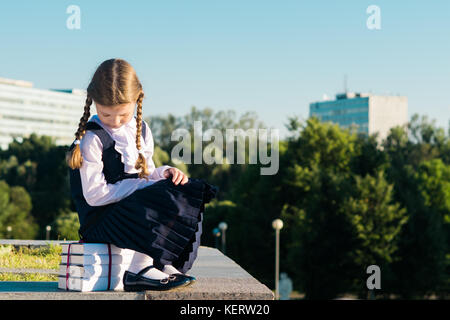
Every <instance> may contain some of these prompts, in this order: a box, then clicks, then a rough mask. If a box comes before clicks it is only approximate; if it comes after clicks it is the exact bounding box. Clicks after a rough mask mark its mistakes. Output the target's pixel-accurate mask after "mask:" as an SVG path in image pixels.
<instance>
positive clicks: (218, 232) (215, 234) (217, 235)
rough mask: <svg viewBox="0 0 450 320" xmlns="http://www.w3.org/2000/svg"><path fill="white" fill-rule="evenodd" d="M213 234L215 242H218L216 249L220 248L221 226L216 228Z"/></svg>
mask: <svg viewBox="0 0 450 320" xmlns="http://www.w3.org/2000/svg"><path fill="white" fill-rule="evenodd" d="M212 233H213V236H214V240H215V242H214V243H215V244H216V249H219V237H220V230H219V228H214V229H213V231H212Z"/></svg>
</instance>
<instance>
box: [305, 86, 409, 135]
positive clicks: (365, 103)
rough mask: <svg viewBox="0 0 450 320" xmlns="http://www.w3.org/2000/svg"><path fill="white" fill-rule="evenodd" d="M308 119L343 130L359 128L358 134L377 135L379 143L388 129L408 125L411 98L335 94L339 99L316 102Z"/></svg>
mask: <svg viewBox="0 0 450 320" xmlns="http://www.w3.org/2000/svg"><path fill="white" fill-rule="evenodd" d="M309 116H310V117H312V116H316V117H317V118H319V119H320V120H321V121H324V122H327V121H331V122H333V123H337V124H339V126H341V127H342V128H348V127H350V126H351V125H352V124H354V125H357V128H358V132H364V133H366V134H369V135H371V134H374V133H375V132H378V142H381V141H382V140H383V139H385V138H386V137H387V135H388V134H389V129H390V128H392V127H394V126H398V125H400V126H401V125H404V124H405V123H407V122H408V98H407V97H401V96H377V95H372V94H365V93H353V92H347V93H342V94H337V95H336V100H325V101H320V102H313V103H311V104H310V105H309Z"/></svg>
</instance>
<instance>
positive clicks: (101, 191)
mask: <svg viewBox="0 0 450 320" xmlns="http://www.w3.org/2000/svg"><path fill="white" fill-rule="evenodd" d="M143 98H144V92H143V90H142V85H141V83H140V82H139V79H138V77H137V75H136V73H135V71H134V69H133V67H132V66H131V65H130V64H129V63H128V62H126V61H124V60H122V59H110V60H106V61H104V62H103V63H102V64H101V65H100V66H99V67H98V68H97V70H96V72H95V73H94V76H93V77H92V80H91V82H90V84H89V86H88V89H87V98H86V105H85V107H84V114H83V116H82V117H81V119H80V123H79V126H78V130H77V132H76V133H75V137H76V140H75V141H74V143H73V144H72V145H71V147H70V150H69V154H68V159H67V160H68V165H69V167H70V186H71V193H72V197H73V200H74V203H75V206H76V209H77V211H78V215H79V220H80V230H79V234H80V238H81V239H82V240H83V241H85V242H100V243H111V244H114V245H116V246H117V247H120V248H128V249H132V250H135V251H137V254H141V255H143V256H144V255H145V258H147V259H149V257H150V260H151V261H152V264H150V265H149V266H148V267H146V268H144V269H142V270H136V267H134V266H131V267H130V269H129V270H127V271H126V272H125V274H124V278H123V282H124V289H125V290H126V291H140V290H167V289H170V288H174V287H178V286H182V285H187V284H189V283H192V282H193V281H195V278H194V277H191V276H188V275H186V274H185V273H186V272H187V271H188V270H190V268H191V267H192V264H193V262H194V260H195V259H196V257H197V250H198V246H199V243H200V235H201V232H202V219H203V211H204V205H205V204H206V203H208V202H210V201H211V199H212V198H214V197H215V196H216V195H217V192H218V188H217V187H215V186H212V185H210V184H208V183H206V182H205V181H204V180H203V179H195V178H188V177H187V176H186V174H185V173H183V172H182V171H181V170H179V169H177V168H175V167H170V166H167V165H165V166H161V167H158V168H155V164H154V162H153V159H152V156H153V150H154V149H153V147H154V146H153V137H152V133H151V131H150V127H149V126H148V125H147V124H146V123H145V121H143V120H142V101H143ZM93 102H95V106H96V109H97V115H95V116H93V117H91V118H90V115H91V109H90V107H91V105H92V103H93ZM136 105H137V107H136ZM135 108H136V117H134V111H135Z"/></svg>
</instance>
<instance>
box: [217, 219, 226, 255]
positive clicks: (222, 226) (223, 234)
mask: <svg viewBox="0 0 450 320" xmlns="http://www.w3.org/2000/svg"><path fill="white" fill-rule="evenodd" d="M227 228H228V225H227V223H226V222H221V223H219V229H220V231H222V253H223V254H225V231H226V230H227Z"/></svg>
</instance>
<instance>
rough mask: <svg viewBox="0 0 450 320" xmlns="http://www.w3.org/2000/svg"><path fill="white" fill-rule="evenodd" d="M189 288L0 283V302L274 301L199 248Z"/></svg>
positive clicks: (230, 264) (235, 268)
mask: <svg viewBox="0 0 450 320" xmlns="http://www.w3.org/2000/svg"><path fill="white" fill-rule="evenodd" d="M188 274H191V275H193V276H195V277H196V278H197V281H196V282H195V283H193V284H191V285H190V286H187V287H183V288H177V289H173V290H169V291H146V292H124V291H97V292H73V291H64V290H61V289H58V284H57V282H20V281H5V282H0V300H235V299H244V300H273V299H274V294H273V292H272V291H271V290H270V289H269V288H267V287H266V286H265V285H264V284H262V283H260V282H259V281H258V280H256V279H255V278H254V277H252V276H251V275H250V274H249V273H248V272H247V271H245V270H244V269H242V268H241V267H240V266H239V265H238V264H237V263H236V262H234V261H233V260H232V259H230V258H228V257H227V256H225V255H223V254H222V253H221V252H220V251H219V250H217V249H214V248H209V247H203V246H201V247H200V248H199V251H198V258H197V260H196V261H195V263H194V266H193V267H192V269H191V270H190V271H189V272H188Z"/></svg>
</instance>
